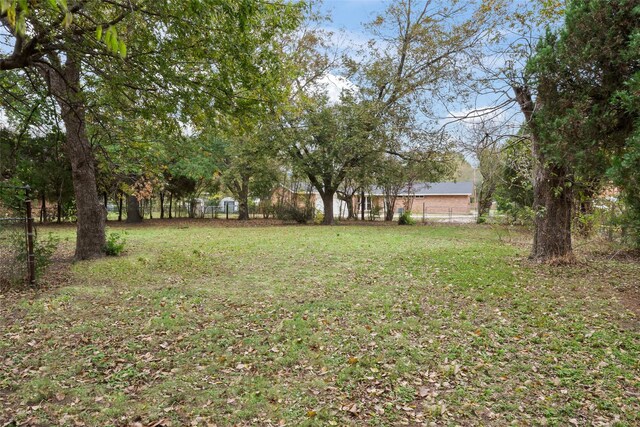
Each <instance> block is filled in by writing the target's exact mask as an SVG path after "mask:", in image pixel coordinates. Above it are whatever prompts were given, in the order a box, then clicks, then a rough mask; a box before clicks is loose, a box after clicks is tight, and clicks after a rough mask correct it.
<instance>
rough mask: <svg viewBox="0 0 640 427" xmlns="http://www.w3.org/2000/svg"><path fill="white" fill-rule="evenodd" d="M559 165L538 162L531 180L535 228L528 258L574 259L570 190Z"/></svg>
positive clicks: (544, 259) (563, 170)
mask: <svg viewBox="0 0 640 427" xmlns="http://www.w3.org/2000/svg"><path fill="white" fill-rule="evenodd" d="M566 183H567V172H566V170H565V169H564V168H562V167H554V166H552V165H544V164H541V165H540V167H538V171H537V172H536V176H535V180H534V194H533V198H534V200H533V210H534V212H535V231H534V236H533V250H532V251H531V257H532V258H533V259H536V260H539V261H548V260H554V259H559V258H564V259H565V260H566V261H571V260H572V259H573V253H572V247H571V207H572V204H573V198H572V195H571V189H570V188H568V187H566V186H565V185H566Z"/></svg>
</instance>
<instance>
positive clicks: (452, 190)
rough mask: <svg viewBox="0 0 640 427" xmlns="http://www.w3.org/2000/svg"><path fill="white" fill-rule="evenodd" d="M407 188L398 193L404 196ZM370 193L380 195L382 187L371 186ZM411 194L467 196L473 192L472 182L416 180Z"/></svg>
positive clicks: (407, 191)
mask: <svg viewBox="0 0 640 427" xmlns="http://www.w3.org/2000/svg"><path fill="white" fill-rule="evenodd" d="M408 193H409V189H408V188H407V187H404V188H403V189H402V190H400V192H399V193H398V195H399V196H406V195H407V194H408ZM370 194H372V195H375V196H379V195H380V196H381V195H382V194H383V191H382V188H380V187H373V189H372V190H371V193H370ZM411 194H413V195H416V196H468V195H471V194H473V182H416V183H414V184H413V186H412V187H411Z"/></svg>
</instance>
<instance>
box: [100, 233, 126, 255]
mask: <svg viewBox="0 0 640 427" xmlns="http://www.w3.org/2000/svg"><path fill="white" fill-rule="evenodd" d="M126 244H127V240H126V239H125V238H124V236H123V235H122V234H120V233H118V232H111V233H109V234H107V239H106V246H105V254H106V255H107V256H118V255H120V254H121V253H122V252H123V251H124V249H125V246H126Z"/></svg>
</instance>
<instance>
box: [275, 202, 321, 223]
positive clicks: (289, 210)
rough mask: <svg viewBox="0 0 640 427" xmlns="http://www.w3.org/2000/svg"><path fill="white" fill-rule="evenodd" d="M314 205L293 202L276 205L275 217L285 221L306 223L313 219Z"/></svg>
mask: <svg viewBox="0 0 640 427" xmlns="http://www.w3.org/2000/svg"><path fill="white" fill-rule="evenodd" d="M313 211H314V209H313V207H309V206H303V207H300V206H296V205H293V204H291V203H282V204H279V205H277V206H276V207H275V211H274V212H275V217H276V218H277V219H280V220H283V221H295V222H297V223H299V224H306V223H307V222H308V221H311V220H312V219H313Z"/></svg>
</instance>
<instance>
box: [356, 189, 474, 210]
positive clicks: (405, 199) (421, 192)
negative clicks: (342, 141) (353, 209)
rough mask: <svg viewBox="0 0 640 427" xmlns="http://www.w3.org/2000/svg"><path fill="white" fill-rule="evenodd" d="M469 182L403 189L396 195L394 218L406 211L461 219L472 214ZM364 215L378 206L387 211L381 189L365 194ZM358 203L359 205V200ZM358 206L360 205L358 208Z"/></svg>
mask: <svg viewBox="0 0 640 427" xmlns="http://www.w3.org/2000/svg"><path fill="white" fill-rule="evenodd" d="M473 191H474V187H473V183H472V182H419V183H415V184H413V185H411V186H410V187H405V188H403V189H402V190H400V192H399V193H398V198H397V199H396V203H395V206H394V211H395V213H396V214H402V213H403V212H406V211H411V212H413V213H422V212H423V211H425V212H426V213H427V214H430V213H433V214H448V213H449V212H451V213H452V214H457V215H464V214H470V213H471V198H472V196H473V194H474V193H473ZM365 197H366V199H365V203H366V205H365V206H366V209H365V210H366V211H369V210H371V208H372V207H373V206H377V207H378V208H379V209H381V210H382V211H386V208H387V207H386V206H385V203H384V193H383V191H382V189H381V188H379V187H373V188H372V189H371V191H369V192H365ZM358 203H361V202H360V200H358ZM358 206H360V205H358Z"/></svg>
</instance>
